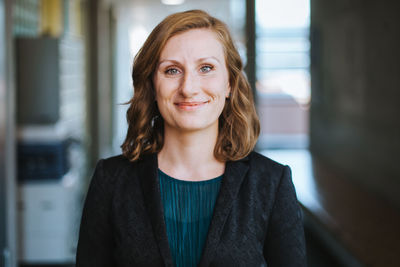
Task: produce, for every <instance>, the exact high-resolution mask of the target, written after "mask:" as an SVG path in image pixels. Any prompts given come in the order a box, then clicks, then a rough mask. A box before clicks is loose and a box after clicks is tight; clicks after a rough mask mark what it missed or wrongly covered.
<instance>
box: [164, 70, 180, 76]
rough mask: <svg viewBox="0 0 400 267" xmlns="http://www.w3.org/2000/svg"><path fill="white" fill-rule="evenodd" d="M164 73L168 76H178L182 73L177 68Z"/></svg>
mask: <svg viewBox="0 0 400 267" xmlns="http://www.w3.org/2000/svg"><path fill="white" fill-rule="evenodd" d="M164 73H165V74H167V75H176V74H179V73H180V71H179V70H178V69H176V68H169V69H167V70H165V72H164Z"/></svg>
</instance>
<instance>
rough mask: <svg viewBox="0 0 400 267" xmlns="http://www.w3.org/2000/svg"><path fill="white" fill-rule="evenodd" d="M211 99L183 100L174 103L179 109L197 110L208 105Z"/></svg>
mask: <svg viewBox="0 0 400 267" xmlns="http://www.w3.org/2000/svg"><path fill="white" fill-rule="evenodd" d="M209 102H210V101H209V100H207V101H182V102H176V103H174V104H175V105H176V106H177V107H178V108H179V109H182V110H196V109H198V108H201V107H203V106H205V105H207V104H208V103H209Z"/></svg>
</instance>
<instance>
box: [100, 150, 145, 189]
mask: <svg viewBox="0 0 400 267" xmlns="http://www.w3.org/2000/svg"><path fill="white" fill-rule="evenodd" d="M152 158H153V157H152V156H150V155H149V156H145V157H143V158H142V159H140V160H138V161H135V162H131V161H130V160H129V159H128V158H127V157H125V156H124V155H117V156H112V157H109V158H104V159H100V160H99V161H98V162H97V165H96V168H95V170H94V175H93V179H97V180H100V181H102V183H108V184H110V183H114V182H116V181H118V180H123V179H124V177H134V176H135V173H136V171H137V169H138V168H140V167H141V166H143V165H146V164H149V162H151V161H152V160H151V159H152Z"/></svg>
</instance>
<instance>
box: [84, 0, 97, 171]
mask: <svg viewBox="0 0 400 267" xmlns="http://www.w3.org/2000/svg"><path fill="white" fill-rule="evenodd" d="M98 5H99V3H98V1H96V0H90V1H89V4H88V6H87V7H88V8H87V12H88V16H87V18H88V23H87V27H88V30H87V33H88V36H87V38H88V42H87V50H86V51H87V54H88V70H87V73H88V94H87V96H88V99H87V108H88V123H89V125H88V128H89V129H88V135H89V136H88V139H89V149H88V151H89V159H88V161H89V164H88V166H89V169H90V168H92V167H93V166H94V165H95V162H96V160H97V158H98V155H99V147H98V139H99V137H98V134H99V133H98V131H97V129H98V124H99V121H98V115H97V114H98V112H99V107H98V101H97V99H98V90H97V88H98V72H97V66H98V64H99V61H98V57H97V55H98V32H97V29H98V16H97V10H98Z"/></svg>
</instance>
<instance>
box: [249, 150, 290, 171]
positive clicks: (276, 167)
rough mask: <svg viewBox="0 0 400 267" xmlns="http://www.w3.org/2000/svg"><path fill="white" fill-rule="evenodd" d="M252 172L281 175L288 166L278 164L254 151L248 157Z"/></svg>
mask: <svg viewBox="0 0 400 267" xmlns="http://www.w3.org/2000/svg"><path fill="white" fill-rule="evenodd" d="M247 158H248V162H249V167H250V170H257V171H260V172H268V173H275V174H278V173H279V174H281V173H282V172H283V171H284V170H285V169H287V168H288V166H286V165H283V164H281V163H279V162H276V161H274V160H272V159H270V158H268V157H266V156H264V155H262V154H260V153H258V152H255V151H252V152H251V153H250V154H249V155H248V156H247Z"/></svg>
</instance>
